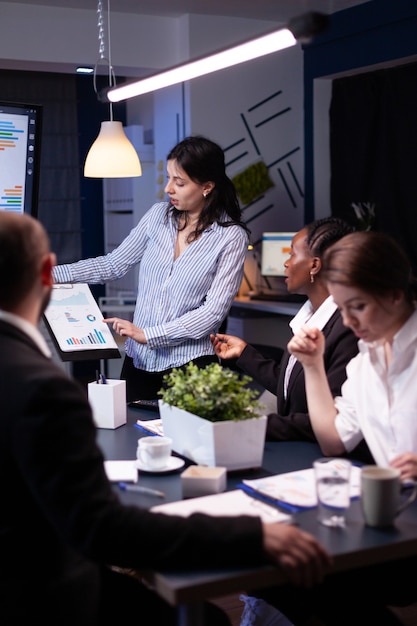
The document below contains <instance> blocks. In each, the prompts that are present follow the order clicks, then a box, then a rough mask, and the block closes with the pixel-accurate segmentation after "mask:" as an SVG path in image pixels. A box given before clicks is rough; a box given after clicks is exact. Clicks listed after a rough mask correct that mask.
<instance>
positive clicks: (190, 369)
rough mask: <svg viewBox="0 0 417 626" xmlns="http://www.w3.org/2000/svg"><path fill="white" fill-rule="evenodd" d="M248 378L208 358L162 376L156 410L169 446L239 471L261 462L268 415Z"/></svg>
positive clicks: (193, 457)
mask: <svg viewBox="0 0 417 626" xmlns="http://www.w3.org/2000/svg"><path fill="white" fill-rule="evenodd" d="M251 381H252V379H251V378H250V377H249V376H242V377H241V376H240V375H239V374H238V373H237V372H235V371H232V370H230V369H226V368H223V367H222V366H221V365H220V364H218V363H212V364H211V365H209V366H207V367H205V368H199V367H197V366H196V365H194V364H193V363H189V364H188V365H187V366H186V367H185V368H184V369H183V370H180V369H174V370H173V371H172V372H171V373H170V374H167V375H166V376H165V379H164V382H165V383H166V385H167V387H166V388H165V389H162V390H161V391H160V395H161V400H159V410H160V415H161V419H162V425H163V430H164V434H165V435H167V436H168V437H171V438H172V440H173V449H174V450H175V451H176V452H178V453H179V454H181V455H182V456H185V457H187V458H189V459H191V460H193V461H195V462H196V463H197V464H199V465H208V466H222V467H226V468H227V469H229V470H238V469H245V468H252V467H260V466H261V465H262V457H263V449H264V444H265V432H266V416H265V415H261V405H260V404H259V401H258V396H259V392H258V391H257V390H256V389H253V388H251V387H250V386H249V383H250V382H251Z"/></svg>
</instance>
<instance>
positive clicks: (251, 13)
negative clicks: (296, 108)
mask: <svg viewBox="0 0 417 626" xmlns="http://www.w3.org/2000/svg"><path fill="white" fill-rule="evenodd" d="M108 1H109V2H110V8H111V10H112V11H114V12H120V13H134V14H135V13H136V14H141V15H157V16H161V17H179V16H180V15H183V14H185V13H191V14H197V15H219V16H229V17H242V18H248V19H256V20H271V21H274V22H279V23H280V22H282V23H286V22H287V21H288V20H289V19H290V18H292V17H294V16H297V15H301V14H303V13H306V12H307V11H319V12H321V13H327V14H329V13H334V12H336V11H341V10H342V9H347V8H350V7H353V6H356V5H358V4H364V2H367V1H369V0H113V1H111V0H108ZM18 2H19V3H20V4H32V5H44V6H53V7H58V8H72V9H91V8H95V7H96V6H97V2H96V1H95V0H18ZM103 8H105V9H106V8H107V1H106V0H103Z"/></svg>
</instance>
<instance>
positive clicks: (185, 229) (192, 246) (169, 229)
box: [54, 136, 249, 401]
mask: <svg viewBox="0 0 417 626" xmlns="http://www.w3.org/2000/svg"><path fill="white" fill-rule="evenodd" d="M167 173H168V182H167V185H166V187H165V192H166V193H167V194H168V196H169V201H168V202H160V203H157V204H154V205H153V206H152V207H151V208H150V209H149V211H148V212H147V213H146V214H145V215H144V217H143V218H142V219H141V220H140V221H139V223H138V224H137V226H136V227H135V228H133V229H132V231H131V232H130V234H129V235H128V236H127V237H126V239H125V240H124V241H123V242H122V243H121V244H120V245H119V246H118V247H117V248H116V249H115V250H113V251H112V252H110V253H109V254H107V255H105V256H100V257H96V258H92V259H85V260H82V261H78V262H76V263H71V264H67V265H59V266H57V267H55V268H54V280H55V282H57V283H77V282H85V283H91V284H94V283H104V282H107V281H111V280H115V279H118V278H121V277H122V276H124V275H125V274H126V273H127V272H128V271H129V270H130V269H132V268H133V267H135V266H136V265H138V264H139V278H138V290H137V301H136V308H135V313H134V317H133V323H132V322H130V321H127V320H123V319H121V318H118V317H111V318H107V319H106V320H105V321H106V322H108V323H110V324H112V326H113V329H114V330H115V332H116V333H118V334H119V335H122V336H125V337H127V340H126V358H125V361H124V364H123V368H122V373H121V378H122V379H125V380H126V386H127V399H128V401H131V400H136V399H155V398H157V395H158V391H159V389H160V388H161V387H162V384H163V376H164V375H165V374H166V373H167V372H169V371H170V370H171V369H172V368H174V367H181V366H184V365H186V364H187V363H189V362H190V361H193V362H194V363H196V364H197V365H199V366H202V367H204V366H206V365H208V364H209V363H212V362H216V361H217V360H218V359H217V357H216V356H215V354H214V351H213V347H212V344H211V341H210V334H211V333H216V332H217V331H218V329H219V327H220V325H221V323H222V321H223V320H224V319H225V317H226V316H227V314H228V311H229V309H230V306H231V304H232V302H233V299H234V297H235V295H236V293H237V291H238V289H239V286H240V283H241V280H242V277H243V264H244V260H245V252H246V250H247V245H248V239H249V231H248V228H247V227H246V225H245V224H244V223H243V221H242V217H241V209H240V206H239V202H238V199H237V195H236V191H235V188H234V186H233V183H232V181H231V180H230V179H229V178H228V177H227V175H226V170H225V161H224V153H223V150H222V149H221V148H220V146H218V145H217V144H215V143H214V142H212V141H210V140H209V139H206V138H204V137H201V136H195V137H187V138H186V139H184V140H183V141H181V142H180V143H179V144H177V145H176V146H175V147H174V148H173V149H172V150H171V151H170V153H169V154H168V157H167Z"/></svg>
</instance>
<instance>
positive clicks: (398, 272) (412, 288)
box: [322, 231, 417, 302]
mask: <svg viewBox="0 0 417 626" xmlns="http://www.w3.org/2000/svg"><path fill="white" fill-rule="evenodd" d="M322 271H323V277H324V279H325V280H326V281H328V282H329V283H338V284H341V285H346V286H349V287H357V288H358V289H361V290H363V291H366V292H367V293H369V294H370V295H372V296H374V297H381V296H386V295H389V294H390V293H392V292H393V291H395V290H397V289H400V290H401V291H402V292H403V293H404V294H405V297H406V299H407V301H409V302H412V301H413V299H414V298H415V296H416V295H417V289H416V282H415V279H414V277H413V275H412V270H411V264H410V261H409V260H408V258H407V256H406V254H405V253H404V252H403V250H402V248H401V247H400V245H399V244H398V243H397V242H396V241H395V240H394V239H393V238H392V237H390V236H389V235H386V234H385V233H380V232H374V231H358V232H354V233H352V234H350V235H347V236H346V237H343V239H341V240H340V241H338V242H337V243H335V244H334V245H333V246H331V248H329V250H327V252H326V254H325V255H324V259H323V270H322Z"/></svg>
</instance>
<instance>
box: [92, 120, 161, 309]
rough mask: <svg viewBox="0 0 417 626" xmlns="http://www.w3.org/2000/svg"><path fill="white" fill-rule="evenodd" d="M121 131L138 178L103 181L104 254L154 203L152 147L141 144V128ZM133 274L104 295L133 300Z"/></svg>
mask: <svg viewBox="0 0 417 626" xmlns="http://www.w3.org/2000/svg"><path fill="white" fill-rule="evenodd" d="M124 130H125V133H126V136H127V137H128V138H129V139H130V141H131V142H132V144H133V145H134V147H135V149H136V151H137V153H138V155H139V159H140V162H141V165H142V176H138V177H134V178H106V179H105V180H103V204H104V250H105V253H108V252H111V251H112V250H114V248H116V247H117V246H118V245H119V244H120V243H121V242H122V241H123V239H124V238H125V237H126V236H127V235H128V234H129V232H130V231H131V230H132V228H133V227H134V226H136V224H137V223H138V222H139V220H140V219H141V217H142V216H143V215H144V214H145V213H146V211H147V210H148V209H149V208H150V207H151V206H152V204H154V203H155V202H156V201H157V196H156V194H157V184H156V170H155V162H154V147H153V145H151V144H145V143H143V127H142V126H137V125H135V126H125V128H124ZM137 272H138V269H137V268H134V269H133V270H131V271H130V272H128V273H127V274H126V276H123V278H120V279H119V280H115V281H112V282H109V283H107V285H106V295H107V296H108V297H119V296H122V297H123V296H125V295H134V297H136V288H137Z"/></svg>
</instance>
